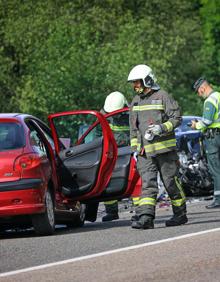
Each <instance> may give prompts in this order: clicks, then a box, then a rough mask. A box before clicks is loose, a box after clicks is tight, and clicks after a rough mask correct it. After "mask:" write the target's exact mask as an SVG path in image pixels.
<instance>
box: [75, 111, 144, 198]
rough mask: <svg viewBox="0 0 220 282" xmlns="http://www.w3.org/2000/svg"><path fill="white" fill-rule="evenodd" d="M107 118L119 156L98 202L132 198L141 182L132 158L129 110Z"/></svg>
mask: <svg viewBox="0 0 220 282" xmlns="http://www.w3.org/2000/svg"><path fill="white" fill-rule="evenodd" d="M105 118H106V120H107V122H108V123H109V126H110V128H111V130H112V133H113V135H114V138H115V141H116V144H117V147H118V154H117V160H116V164H115V167H114V170H113V173H112V176H111V179H110V181H109V182H108V184H107V185H106V188H105V190H104V191H103V192H102V194H101V195H99V196H98V197H97V198H96V199H94V198H93V200H97V201H103V200H113V199H122V198H127V197H130V196H131V195H132V194H133V192H134V190H135V188H136V185H137V183H138V181H139V174H138V173H137V169H136V164H135V161H134V159H133V157H132V156H131V149H130V129H129V110H128V108H126V109H122V110H118V111H115V112H112V113H110V114H107V115H105ZM97 126H98V125H97ZM95 130H96V128H94V129H93V130H92V131H91V132H90V133H89V134H92V132H93V131H95ZM86 138H88V135H85V136H83V137H82V140H80V141H81V142H85V140H86Z"/></svg>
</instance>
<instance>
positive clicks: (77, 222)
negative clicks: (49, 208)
mask: <svg viewBox="0 0 220 282" xmlns="http://www.w3.org/2000/svg"><path fill="white" fill-rule="evenodd" d="M78 209H79V212H78V214H77V215H75V216H74V217H73V219H72V221H69V222H67V223H66V225H67V227H82V226H83V225H84V222H85V210H86V205H85V204H81V203H79V206H78Z"/></svg>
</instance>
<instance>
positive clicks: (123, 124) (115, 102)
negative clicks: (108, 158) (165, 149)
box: [101, 91, 130, 221]
mask: <svg viewBox="0 0 220 282" xmlns="http://www.w3.org/2000/svg"><path fill="white" fill-rule="evenodd" d="M124 107H128V102H127V100H126V98H125V97H124V95H123V94H122V93H120V92H118V91H115V92H112V93H110V94H109V95H108V96H107V97H106V99H105V103H104V107H103V109H102V110H101V113H103V114H107V113H111V112H113V111H116V110H119V109H123V108H124ZM125 117H126V118H125V119H123V118H121V117H110V118H108V121H109V125H110V128H111V129H112V131H113V133H114V137H115V140H116V143H117V145H118V146H126V145H129V142H130V140H129V120H128V118H127V116H125ZM104 205H105V211H106V215H105V216H103V218H102V221H112V220H117V219H119V215H118V201H117V200H112V201H106V202H104Z"/></svg>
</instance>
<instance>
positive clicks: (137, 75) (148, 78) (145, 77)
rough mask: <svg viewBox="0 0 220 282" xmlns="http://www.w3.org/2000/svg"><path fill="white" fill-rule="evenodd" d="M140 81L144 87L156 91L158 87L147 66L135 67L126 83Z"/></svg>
mask: <svg viewBox="0 0 220 282" xmlns="http://www.w3.org/2000/svg"><path fill="white" fill-rule="evenodd" d="M138 79H140V80H142V81H143V84H144V86H145V87H148V88H152V89H155V90H158V89H159V88H160V87H159V85H158V84H156V81H157V79H156V77H155V75H154V74H153V71H152V69H151V68H150V67H148V66H147V65H137V66H135V67H134V68H133V69H132V70H131V71H130V73H129V75H128V82H132V81H135V80H138Z"/></svg>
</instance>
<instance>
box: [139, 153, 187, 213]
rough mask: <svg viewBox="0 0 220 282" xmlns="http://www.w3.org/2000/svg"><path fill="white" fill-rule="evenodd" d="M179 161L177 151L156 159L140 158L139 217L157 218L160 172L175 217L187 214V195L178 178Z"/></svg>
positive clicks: (161, 155) (158, 156)
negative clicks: (140, 191)
mask: <svg viewBox="0 0 220 282" xmlns="http://www.w3.org/2000/svg"><path fill="white" fill-rule="evenodd" d="M177 160H178V156H177V153H176V152H175V151H171V152H168V153H163V154H160V155H157V156H155V157H146V156H145V155H143V156H138V161H137V169H138V171H139V174H140V176H141V179H142V194H141V197H140V199H139V204H138V206H137V207H136V209H135V212H136V214H137V215H138V216H139V217H140V216H142V215H147V216H149V217H151V218H155V207H156V201H157V194H158V182H157V173H158V172H159V173H160V177H161V179H162V181H163V184H164V186H165V189H166V191H167V193H168V195H169V197H170V199H171V204H172V209H173V213H174V215H175V216H183V215H185V214H186V201H185V195H184V192H183V190H182V187H181V185H180V183H179V181H178V178H177V174H178V166H177Z"/></svg>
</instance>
